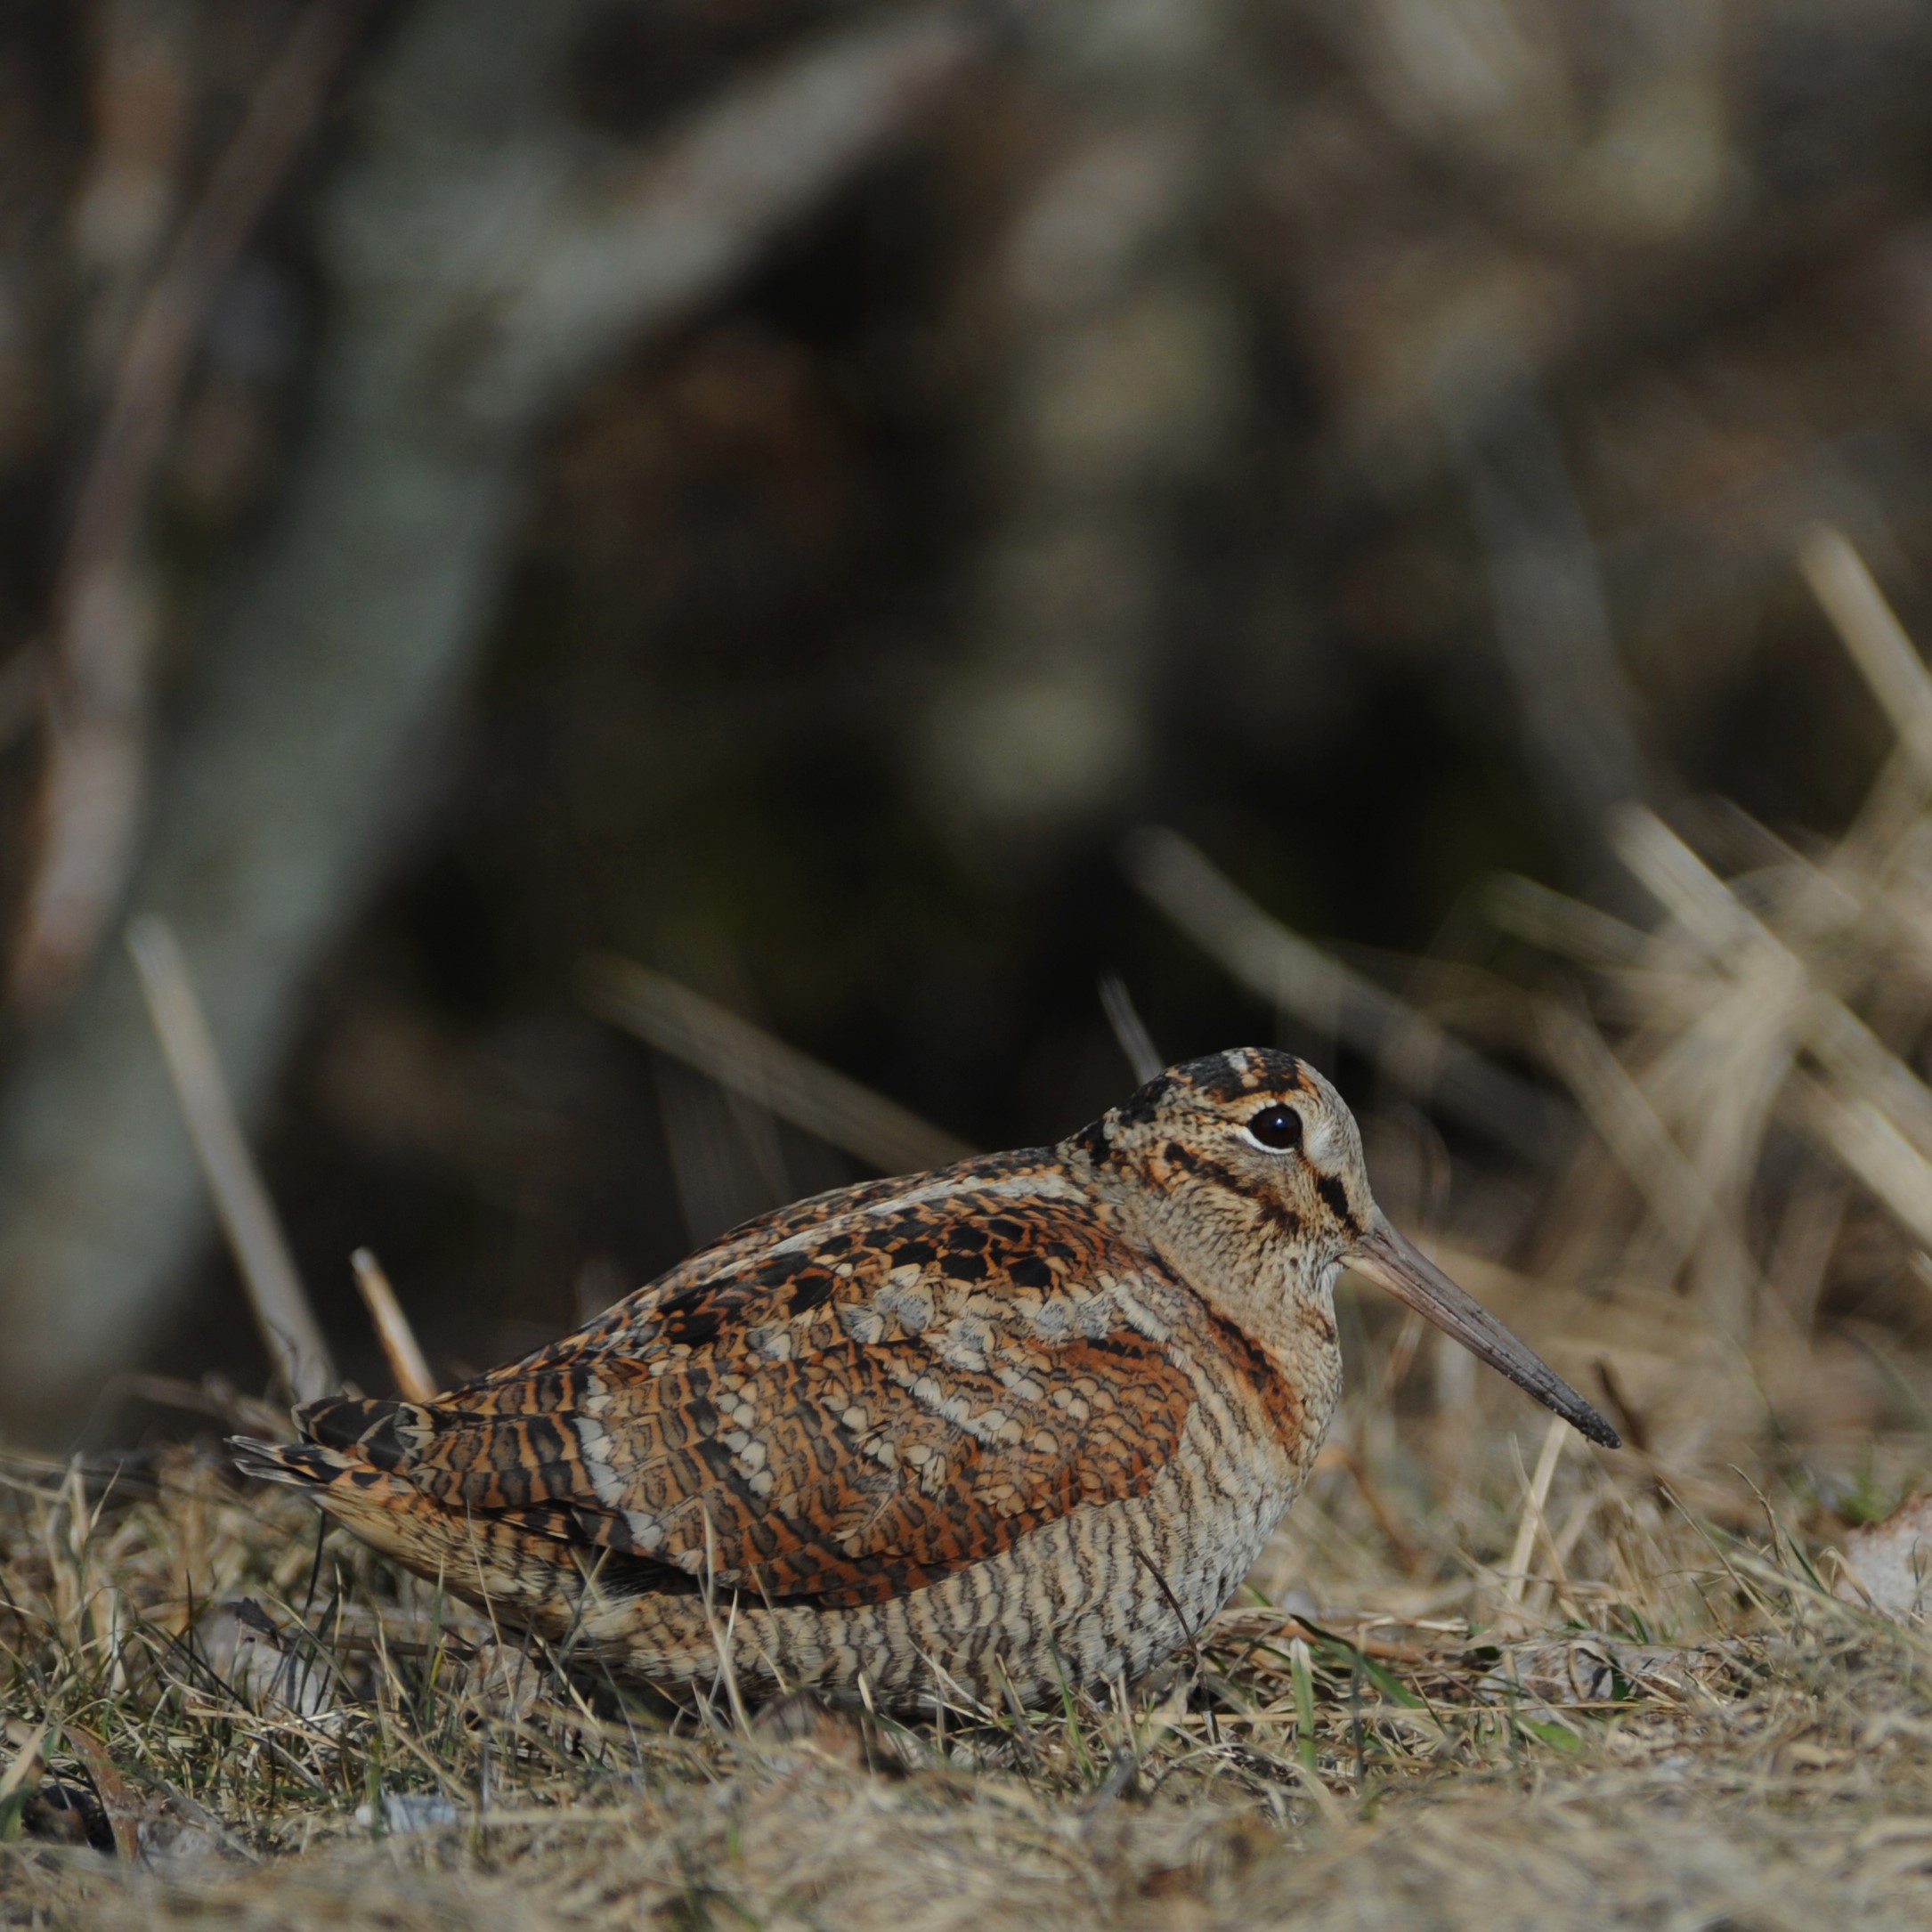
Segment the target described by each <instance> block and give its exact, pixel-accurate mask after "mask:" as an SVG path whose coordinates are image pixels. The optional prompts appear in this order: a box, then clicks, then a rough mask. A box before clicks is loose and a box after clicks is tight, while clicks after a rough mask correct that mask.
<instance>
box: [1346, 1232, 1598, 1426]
mask: <svg viewBox="0 0 1932 1932" xmlns="http://www.w3.org/2000/svg"><path fill="white" fill-rule="evenodd" d="M1348 1265H1349V1266H1350V1267H1351V1268H1352V1269H1354V1270H1355V1271H1356V1272H1357V1273H1358V1274H1363V1275H1367V1276H1368V1279H1369V1280H1371V1281H1373V1282H1374V1283H1375V1284H1376V1287H1382V1288H1386V1289H1387V1290H1388V1291H1389V1293H1390V1294H1391V1295H1393V1296H1394V1297H1395V1298H1396V1300H1397V1301H1399V1302H1406V1303H1408V1306H1409V1307H1411V1308H1412V1309H1414V1310H1415V1311H1416V1312H1417V1314H1418V1315H1424V1316H1426V1317H1427V1318H1428V1319H1429V1320H1431V1321H1433V1323H1434V1324H1435V1325H1436V1327H1439V1328H1440V1329H1441V1331H1442V1332H1443V1334H1444V1335H1453V1336H1454V1337H1455V1339H1456V1340H1457V1341H1458V1342H1460V1343H1462V1345H1463V1346H1464V1347H1465V1349H1467V1350H1468V1351H1469V1352H1470V1353H1471V1354H1472V1355H1476V1356H1480V1357H1481V1360H1484V1361H1486V1362H1487V1363H1489V1365H1490V1368H1495V1369H1498V1370H1500V1371H1501V1372H1502V1373H1503V1374H1504V1375H1506V1376H1508V1377H1509V1379H1510V1380H1511V1381H1512V1382H1514V1384H1516V1386H1517V1387H1518V1388H1520V1389H1527V1390H1528V1391H1529V1392H1530V1394H1531V1395H1533V1396H1535V1397H1536V1399H1537V1400H1538V1401H1539V1402H1541V1403H1542V1404H1543V1406H1544V1407H1545V1408H1552V1409H1555V1412H1556V1413H1557V1414H1558V1415H1559V1416H1561V1417H1563V1420H1564V1421H1565V1422H1567V1423H1569V1424H1570V1425H1571V1426H1572V1427H1573V1428H1575V1429H1576V1430H1578V1431H1579V1433H1582V1434H1584V1435H1587V1437H1588V1438H1589V1439H1590V1441H1593V1442H1601V1443H1602V1444H1603V1447H1604V1448H1605V1449H1621V1448H1622V1447H1623V1441H1622V1439H1621V1438H1620V1437H1619V1435H1618V1433H1617V1432H1616V1431H1615V1430H1614V1429H1612V1428H1611V1425H1609V1424H1608V1423H1607V1422H1605V1421H1604V1420H1603V1417H1601V1416H1599V1415H1598V1414H1597V1412H1596V1411H1595V1409H1594V1408H1591V1407H1590V1405H1589V1404H1588V1403H1587V1402H1586V1401H1585V1400H1583V1398H1582V1397H1581V1396H1580V1395H1579V1394H1578V1393H1577V1392H1576V1391H1575V1390H1574V1389H1573V1388H1571V1386H1570V1384H1568V1383H1567V1382H1565V1381H1564V1380H1563V1377H1562V1376H1559V1375H1558V1374H1557V1373H1556V1371H1555V1369H1554V1368H1551V1367H1550V1365H1549V1364H1548V1363H1547V1362H1546V1361H1545V1360H1543V1358H1542V1357H1541V1356H1540V1355H1538V1353H1537V1352H1535V1350H1533V1349H1531V1348H1529V1347H1526V1346H1525V1345H1524V1344H1523V1343H1522V1342H1519V1341H1518V1340H1517V1339H1516V1337H1515V1336H1514V1335H1512V1334H1511V1333H1510V1332H1509V1330H1508V1329H1507V1328H1506V1327H1504V1326H1503V1325H1502V1323H1501V1322H1499V1321H1498V1319H1496V1317H1495V1316H1494V1315H1492V1314H1491V1313H1490V1311H1489V1310H1488V1309H1486V1308H1485V1307H1484V1306H1483V1305H1482V1303H1481V1302H1479V1301H1477V1300H1476V1299H1475V1298H1474V1296H1473V1295H1469V1294H1467V1293H1465V1291H1464V1290H1463V1289H1461V1288H1459V1287H1457V1286H1456V1284H1455V1283H1454V1282H1453V1281H1451V1280H1450V1279H1449V1277H1448V1276H1447V1275H1446V1274H1444V1273H1443V1272H1442V1270H1441V1269H1440V1268H1438V1267H1437V1266H1436V1264H1435V1263H1434V1262H1433V1261H1431V1260H1430V1259H1429V1257H1428V1256H1427V1255H1426V1254H1424V1253H1423V1252H1422V1250H1421V1249H1420V1248H1418V1247H1417V1246H1416V1245H1415V1243H1414V1242H1413V1241H1411V1240H1409V1239H1408V1238H1407V1237H1406V1236H1404V1235H1401V1234H1399V1233H1397V1231H1396V1230H1395V1229H1394V1228H1392V1226H1391V1225H1390V1224H1389V1222H1388V1220H1387V1218H1386V1217H1385V1216H1384V1215H1383V1214H1379V1213H1378V1214H1376V1219H1375V1225H1374V1226H1373V1227H1371V1228H1370V1229H1369V1230H1368V1233H1367V1234H1366V1235H1364V1236H1363V1237H1362V1240H1361V1245H1360V1246H1359V1247H1357V1248H1356V1250H1355V1252H1354V1253H1353V1254H1351V1255H1350V1256H1349V1257H1348Z"/></svg>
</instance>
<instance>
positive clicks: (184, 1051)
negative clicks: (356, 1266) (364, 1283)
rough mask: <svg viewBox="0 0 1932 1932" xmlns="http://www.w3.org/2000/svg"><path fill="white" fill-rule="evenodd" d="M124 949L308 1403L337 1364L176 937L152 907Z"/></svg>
mask: <svg viewBox="0 0 1932 1932" xmlns="http://www.w3.org/2000/svg"><path fill="white" fill-rule="evenodd" d="M127 949H128V951H129V952H130V953H132V954H134V966H135V970H137V971H138V972H139V974H140V976H141V990H142V994H143V996H144V997H145V998H146V1000H147V1003H148V1011H149V1013H150V1016H151V1017H152V1019H153V1021H154V1030H155V1033H156V1034H157V1035H158V1037H159V1039H160V1043H161V1053H162V1057H163V1058H164V1059H166V1062H167V1072H168V1077H169V1079H170V1080H172V1081H173V1083H174V1085H175V1098H176V1099H177V1100H179V1101H180V1103H181V1111H182V1117H183V1120H184V1121H185V1122H186V1124H187V1127H188V1136H189V1139H190V1140H191V1141H193V1143H194V1150H195V1157H196V1158H197V1159H198V1160H199V1162H200V1164H201V1172H202V1173H203V1174H204V1175H205V1176H206V1177H207V1184H208V1191H209V1192H210V1193H211V1194H212V1195H213V1196H214V1197H215V1213H216V1214H217V1215H219V1216H220V1218H221V1223H222V1231H223V1233H224V1234H225V1235H226V1236H227V1237H228V1246H229V1248H230V1250H231V1252H232V1254H234V1257H235V1265H236V1266H237V1267H238V1268H239V1270H241V1279H242V1284H243V1286H244V1287H246V1288H247V1289H248V1304H249V1306H250V1308H252V1309H253V1311H254V1312H255V1320H256V1327H257V1328H259V1329H260V1330H261V1335H262V1341H263V1344H264V1346H265V1347H266V1348H267V1350H268V1354H269V1360H271V1361H272V1363H273V1364H274V1366H275V1375H276V1379H277V1380H278V1381H279V1382H280V1384H281V1385H282V1387H283V1388H284V1389H285V1390H287V1391H288V1394H289V1395H290V1396H291V1397H293V1398H294V1399H295V1400H296V1401H300V1402H307V1401H313V1400H315V1398H316V1397H318V1396H321V1395H325V1394H327V1393H328V1392H329V1390H330V1389H331V1388H333V1387H334V1386H335V1384H336V1371H335V1367H334V1365H333V1363H332V1362H331V1361H330V1360H329V1345H328V1343H325V1342H324V1341H323V1340H322V1332H321V1328H320V1327H318V1326H317V1325H316V1320H315V1316H314V1314H313V1311H311V1309H310V1307H309V1298H308V1296H307V1295H306V1294H305V1293H304V1290H303V1287H302V1279H301V1277H300V1276H299V1275H297V1274H296V1267H295V1262H294V1261H293V1260H292V1259H291V1258H290V1256H289V1254H288V1243H287V1241H286V1240H284V1239H283V1238H282V1231H281V1225H280V1222H279V1221H278V1220H277V1218H276V1214H275V1206H274V1203H273V1202H272V1201H271V1200H270V1199H269V1196H268V1189H266V1188H265V1187H264V1186H263V1184H262V1177H261V1175H260V1173H257V1172H256V1165H255V1162H254V1161H253V1159H252V1158H251V1157H250V1156H249V1153H248V1143H247V1141H244V1140H243V1138H242V1133H241V1126H240V1123H239V1121H238V1120H237V1119H236V1118H235V1109H234V1106H233V1103H232V1102H231V1100H230V1099H229V1097H228V1087H227V1084H226V1082H225V1081H224V1080H223V1077H222V1068H221V1062H220V1061H219V1060H218V1059H216V1057H215V1042H214V1041H213V1039H212V1038H211V1037H210V1036H209V1034H208V1027H207V1019H206V1018H205V1017H204V1016H203V1014H202V1011H201V1003H200V1002H199V1000H198V999H197V998H196V997H195V991H194V986H193V984H192V983H191V980H190V979H189V977H188V967H187V962H185V961H184V960H183V958H182V955H181V948H180V947H179V946H177V945H176V944H175V936H174V934H173V933H172V932H170V931H169V930H168V929H167V926H166V923H165V922H164V921H161V920H159V919H158V918H156V917H154V916H153V915H152V914H151V913H150V914H148V915H146V916H144V917H142V918H140V919H137V920H135V921H133V922H132V924H130V925H129V927H128V929H127Z"/></svg>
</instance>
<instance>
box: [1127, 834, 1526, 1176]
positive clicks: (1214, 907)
mask: <svg viewBox="0 0 1932 1932" xmlns="http://www.w3.org/2000/svg"><path fill="white" fill-rule="evenodd" d="M1121 858H1122V864H1123V865H1124V867H1125V868H1126V872H1127V876H1128V877H1129V878H1130V879H1131V880H1132V881H1133V883H1134V884H1135V885H1136V886H1138V887H1139V888H1140V889H1141V892H1143V893H1144V894H1145V895H1146V896H1147V897H1148V898H1149V899H1150V900H1152V901H1153V903H1154V904H1155V905H1157V906H1158V907H1159V908H1160V910H1161V911H1162V912H1164V913H1166V915H1167V916H1168V918H1170V919H1171V920H1173V922H1174V923H1175V924H1176V925H1177V926H1179V927H1180V928H1181V930H1182V931H1183V932H1185V933H1186V934H1187V935H1188V937H1189V938H1191V939H1192V940H1194V942H1195V943H1196V944H1197V946H1200V947H1201V948H1202V950H1203V951H1204V952H1205V953H1207V954H1210V955H1211V956H1212V957H1213V958H1214V959H1215V960H1217V961H1219V962H1220V963H1221V964H1222V967H1224V968H1225V969H1226V970H1228V971H1229V972H1230V973H1231V974H1232V975H1233V976H1234V978H1237V979H1238V980H1239V981H1240V982H1241V983H1242V985H1244V986H1247V987H1248V988H1249V989H1250V990H1251V991H1253V992H1254V993H1258V994H1260V995H1261V996H1262V998H1263V999H1264V1000H1269V1001H1272V1002H1273V1003H1275V1004H1276V1005H1278V1006H1279V1007H1280V1008H1281V1009H1282V1010H1283V1011H1286V1012H1289V1013H1292V1014H1294V1015H1295V1018H1297V1019H1301V1020H1303V1021H1304V1022H1306V1023H1307V1024H1309V1025H1311V1026H1314V1027H1321V1028H1323V1029H1324V1030H1327V1031H1331V1032H1333V1034H1334V1035H1335V1037H1336V1039H1338V1040H1339V1041H1341V1043H1343V1045H1345V1046H1349V1047H1352V1048H1353V1049H1354V1050H1355V1051H1357V1052H1360V1053H1365V1054H1367V1055H1368V1056H1369V1057H1370V1058H1371V1059H1374V1060H1375V1061H1376V1064H1377V1065H1378V1066H1380V1067H1383V1069H1384V1071H1385V1072H1387V1073H1389V1074H1390V1075H1391V1076H1393V1077H1394V1078H1396V1079H1397V1080H1399V1081H1400V1083H1401V1084H1403V1085H1404V1086H1406V1087H1408V1089H1409V1090H1410V1091H1411V1092H1417V1093H1421V1094H1426V1093H1429V1092H1432V1091H1433V1092H1434V1094H1435V1095H1436V1096H1437V1097H1438V1098H1439V1099H1440V1100H1441V1105H1442V1107H1443V1108H1444V1109H1445V1110H1446V1111H1448V1112H1449V1113H1452V1114H1455V1115H1457V1116H1458V1117H1459V1118H1460V1119H1461V1120H1463V1121H1464V1122H1465V1124H1467V1125H1469V1126H1472V1127H1474V1128H1477V1129H1478V1130H1480V1131H1481V1132H1482V1133H1484V1134H1486V1135H1487V1136H1488V1137H1489V1138H1490V1139H1491V1140H1492V1141H1498V1142H1499V1143H1500V1144H1502V1145H1503V1146H1505V1147H1506V1148H1508V1149H1510V1150H1511V1151H1512V1152H1513V1153H1516V1154H1520V1155H1522V1157H1524V1158H1525V1159H1526V1160H1530V1161H1534V1162H1535V1163H1536V1164H1537V1165H1538V1166H1546V1165H1548V1164H1549V1162H1550V1161H1551V1160H1552V1159H1554V1158H1555V1154H1556V1152H1557V1148H1556V1144H1555V1143H1556V1136H1555V1135H1553V1133H1552V1132H1551V1131H1550V1130H1551V1124H1552V1117H1551V1116H1552V1109H1551V1106H1550V1103H1549V1102H1548V1100H1546V1098H1545V1097H1544V1095H1542V1094H1541V1093H1539V1092H1538V1091H1537V1090H1536V1089H1535V1088H1534V1087H1532V1086H1530V1085H1528V1084H1526V1083H1524V1082H1522V1081H1521V1080H1518V1079H1516V1078H1515V1077H1514V1076H1513V1075H1510V1074H1506V1073H1504V1072H1502V1071H1501V1070H1500V1069H1499V1068H1498V1067H1492V1066H1490V1063H1489V1062H1488V1061H1487V1060H1485V1059H1483V1058H1482V1057H1481V1054H1479V1053H1476V1052H1474V1051H1472V1050H1471V1049H1470V1048H1468V1047H1466V1046H1465V1045H1464V1044H1463V1043H1461V1042H1460V1041H1459V1040H1455V1039H1452V1038H1451V1037H1450V1036H1449V1035H1448V1034H1446V1033H1445V1032H1443V1030H1442V1029H1441V1027H1439V1026H1437V1025H1436V1023H1435V1022H1434V1021H1433V1019H1429V1018H1428V1017H1427V1015H1425V1014H1423V1013H1418V1012H1417V1011H1416V1010H1415V1009H1414V1008H1413V1007H1411V1006H1409V1005H1408V1004H1407V1003H1405V1002H1403V1001H1401V1000H1399V999H1397V998H1396V996H1395V995H1394V994H1392V993H1385V992H1384V990H1383V989H1382V988H1381V987H1380V986H1376V984H1375V983H1374V982H1373V981H1372V980H1369V979H1367V978H1363V977H1362V975H1361V974H1360V973H1358V972H1355V971H1354V970H1352V969H1351V968H1349V967H1347V966H1344V965H1343V964H1342V963H1341V962H1339V961H1338V960H1335V959H1333V958H1331V957H1330V956H1329V955H1328V954H1326V953H1324V952H1323V951H1321V949H1320V948H1319V946H1311V944H1310V943H1309V942H1308V941H1307V940H1306V939H1304V938H1302V937H1301V936H1300V935H1299V934H1297V933H1294V932H1291V931H1289V929H1287V927H1286V926H1284V925H1282V924H1281V923H1280V921H1278V920H1276V919H1273V918H1271V917H1270V915H1269V914H1268V913H1264V912H1263V911H1262V909H1261V907H1260V906H1258V905H1255V903H1254V901H1253V900H1252V899H1251V898H1249V897H1247V895H1246V893H1244V892H1243V891H1242V890H1241V889H1239V887H1238V886H1237V885H1236V884H1235V883H1234V882H1233V881H1232V880H1230V879H1229V878H1228V877H1227V875H1226V874H1225V873H1222V872H1221V871H1219V870H1218V869H1217V868H1216V867H1215V866H1214V865H1211V864H1210V863H1209V862H1208V860H1207V859H1206V858H1205V856H1203V855H1202V854H1201V853H1200V852H1199V851H1198V850H1197V848H1195V847H1194V846H1193V845H1191V844H1189V841H1188V840H1185V839H1183V838H1182V837H1181V835H1180V833H1178V832H1170V831H1168V830H1166V829H1165V827H1161V826H1150V827H1149V828H1147V829H1146V830H1144V831H1142V832H1136V833H1135V834H1134V835H1133V837H1132V839H1130V840H1128V842H1127V844H1126V846H1125V848H1124V850H1123V852H1122V855H1121Z"/></svg>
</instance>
